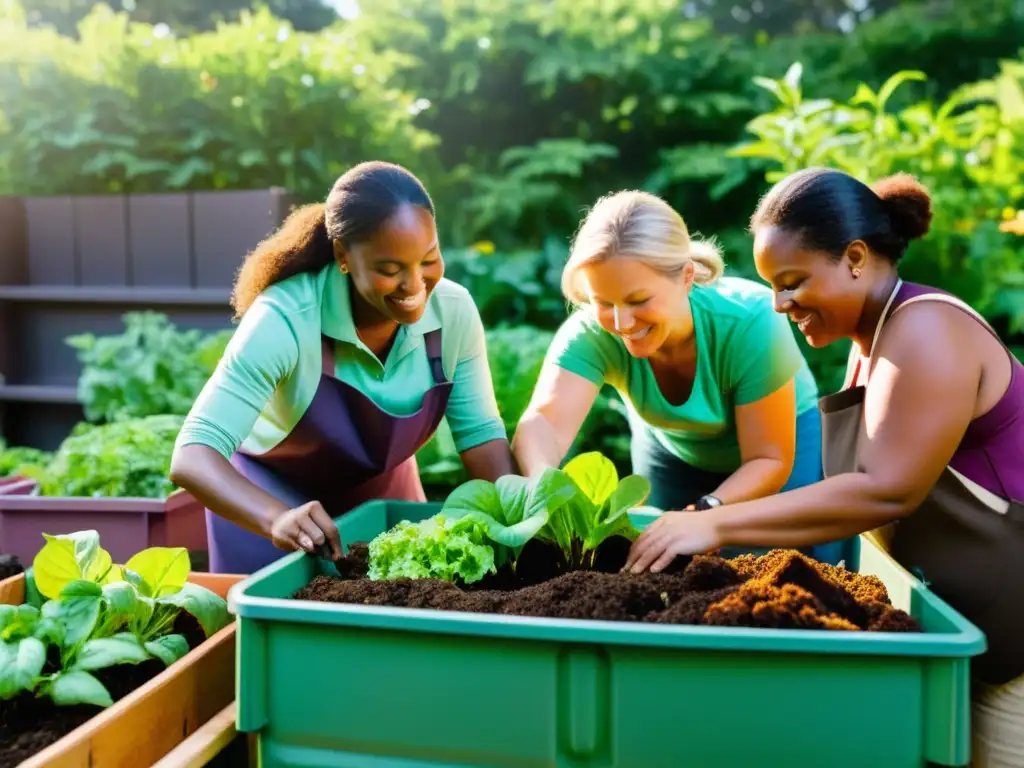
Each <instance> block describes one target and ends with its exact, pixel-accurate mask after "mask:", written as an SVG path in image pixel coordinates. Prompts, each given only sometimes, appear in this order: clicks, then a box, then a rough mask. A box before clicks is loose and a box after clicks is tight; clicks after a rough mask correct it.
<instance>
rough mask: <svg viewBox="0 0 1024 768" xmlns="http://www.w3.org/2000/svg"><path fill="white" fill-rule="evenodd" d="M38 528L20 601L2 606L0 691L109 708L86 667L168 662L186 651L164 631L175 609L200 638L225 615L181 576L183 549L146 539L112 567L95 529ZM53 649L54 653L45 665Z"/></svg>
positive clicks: (221, 605) (180, 639)
mask: <svg viewBox="0 0 1024 768" xmlns="http://www.w3.org/2000/svg"><path fill="white" fill-rule="evenodd" d="M43 536H44V538H45V539H46V544H45V546H44V547H43V548H42V549H41V550H40V551H39V553H38V554H37V555H36V557H35V559H34V561H33V564H32V568H31V569H30V570H29V571H28V572H26V597H27V601H26V603H25V604H24V605H20V606H0V699H9V698H13V697H14V696H17V695H18V694H20V693H22V692H24V691H28V692H32V693H35V695H37V696H49V697H50V698H51V699H52V700H53V701H54V703H56V704H58V705H71V704H93V705H96V706H101V707H106V706H110V705H111V704H112V703H113V701H112V700H111V697H110V693H109V692H108V691H107V689H106V688H105V687H104V686H103V684H102V683H101V682H100V681H99V680H98V679H97V678H96V677H95V676H94V675H93V674H92V673H93V672H95V671H97V670H100V669H105V668H107V667H111V666H114V665H117V664H138V663H140V662H143V661H146V660H148V659H153V658H155V659H159V660H160V661H162V662H163V663H164V664H165V665H170V664H173V663H174V662H175V661H177V660H178V659H180V658H181V657H182V656H184V655H185V654H186V653H188V651H189V646H188V642H187V640H186V639H185V637H184V636H183V635H180V634H174V633H172V632H171V629H172V628H173V626H174V622H175V620H176V619H177V618H178V616H179V614H180V612H181V611H182V610H184V611H187V612H188V613H190V614H192V615H193V616H194V617H195V618H196V620H197V621H198V622H199V624H200V626H201V627H202V630H203V633H204V634H205V635H206V636H207V637H209V636H210V635H212V634H213V633H214V632H216V631H217V630H219V629H220V628H221V627H223V626H224V625H226V624H227V623H228V620H229V617H228V612H227V603H226V602H225V601H224V599H223V598H221V597H220V596H218V595H216V594H214V593H213V592H211V591H210V590H208V589H205V588H203V587H200V586H197V585H195V584H191V583H189V582H188V581H187V578H188V574H189V571H190V570H191V564H190V562H189V558H188V552H187V550H185V549H183V548H177V547H151V548H149V549H145V550H143V551H141V552H139V553H137V554H135V555H134V556H132V558H131V559H129V560H128V562H127V563H125V564H124V565H118V564H115V563H113V561H112V559H111V557H110V553H108V552H107V551H106V550H105V549H103V548H102V547H101V546H100V544H99V535H98V534H97V533H96V531H79V532H77V533H72V534H67V535H61V536H50V535H48V534H43ZM51 647H52V648H53V649H54V650H55V653H54V654H50V653H49V650H50V649H51ZM51 655H52V656H53V657H54V658H55V659H57V660H58V661H57V663H56V664H49V665H48V664H47V658H48V657H49V656H51Z"/></svg>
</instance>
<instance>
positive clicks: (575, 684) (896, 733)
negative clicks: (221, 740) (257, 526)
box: [228, 453, 985, 768]
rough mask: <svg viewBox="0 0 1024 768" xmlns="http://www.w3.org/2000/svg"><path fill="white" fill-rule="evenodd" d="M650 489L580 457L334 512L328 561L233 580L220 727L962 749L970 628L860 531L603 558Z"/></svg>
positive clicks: (976, 641)
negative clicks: (226, 723)
mask: <svg viewBox="0 0 1024 768" xmlns="http://www.w3.org/2000/svg"><path fill="white" fill-rule="evenodd" d="M646 494H647V484H646V482H645V481H644V480H643V479H642V478H638V477H633V476H630V477H626V478H623V479H621V480H620V479H619V478H618V476H617V475H616V473H615V470H614V467H613V465H612V462H610V461H609V460H608V459H607V458H605V457H603V456H601V455H599V454H594V453H590V454H583V455H581V456H578V457H576V458H574V459H573V460H572V461H571V462H569V464H567V465H566V466H565V468H564V469H561V470H555V469H551V470H548V471H546V472H544V473H543V474H542V475H541V476H539V477H537V478H534V479H531V480H527V479H525V478H521V477H513V476H510V477H506V478H501V479H500V480H499V481H498V482H497V483H495V484H491V483H487V482H483V481H476V480H474V481H470V482H469V483H465V484H463V485H461V486H460V487H459V488H457V489H456V490H455V491H454V492H453V493H452V494H451V495H450V496H449V497H448V499H447V500H446V501H445V502H444V504H443V505H438V504H433V505H431V504H423V505H420V504H408V503H397V502H388V501H377V502H372V503H370V504H367V505H365V506H363V507H361V508H359V509H357V510H354V511H353V512H350V513H348V514H347V515H345V516H343V517H341V518H339V519H338V524H339V526H340V530H341V536H342V540H343V541H344V542H345V543H346V545H347V547H348V553H347V555H346V557H345V558H344V559H343V560H341V561H339V562H338V563H337V564H331V563H330V561H327V560H321V559H319V558H312V557H308V556H305V555H303V554H302V553H297V554H295V555H288V556H285V557H284V558H282V559H281V560H279V561H277V562H275V563H273V564H271V565H269V566H267V567H266V568H264V569H262V570H261V571H259V572H258V573H256V574H253V575H252V576H250V577H248V578H247V579H245V580H244V581H242V582H241V583H239V584H237V585H236V586H235V587H233V588H232V590H231V591H230V593H229V596H228V602H229V608H230V610H231V611H232V612H233V613H235V615H236V616H237V617H238V622H239V630H240V643H239V655H238V660H239V689H238V699H237V712H238V727H239V730H241V731H243V732H248V733H253V734H255V735H256V738H257V740H258V742H259V754H260V756H261V760H262V764H263V765H264V766H291V765H308V764H311V763H313V762H314V761H320V762H323V761H329V760H331V759H333V760H336V761H337V762H339V763H340V762H345V763H346V764H356V763H358V762H359V760H360V759H361V758H362V759H370V758H369V757H368V756H369V755H373V756H374V758H373V759H376V760H387V759H393V760H403V761H407V762H409V763H410V764H412V763H415V764H419V765H427V764H432V765H433V764H441V763H444V764H459V765H481V764H486V765H509V766H511V765H515V766H547V765H555V764H558V765H562V764H565V765H576V766H598V765H615V766H617V767H619V768H633V766H636V767H637V768H639V767H640V766H651V765H684V764H701V765H764V764H772V765H787V766H794V767H800V766H806V767H807V768H810V767H811V766H820V765H829V766H832V767H834V768H840V767H842V766H854V765H864V764H867V763H870V764H872V765H875V766H910V765H920V766H924V765H925V764H926V763H927V761H933V762H936V763H939V764H943V765H963V764H966V763H967V761H968V757H969V728H968V723H969V701H970V690H969V683H968V666H969V660H970V657H971V656H974V655H977V654H978V653H981V652H982V651H983V650H984V647H985V644H984V637H983V636H982V634H981V633H980V631H978V629H977V628H976V627H974V626H973V625H971V624H970V623H969V622H967V621H966V620H965V619H964V618H963V617H962V616H960V615H959V614H958V613H956V612H955V611H953V610H952V609H951V608H950V607H949V606H948V605H947V604H945V603H944V602H943V601H941V600H939V599H938V598H937V597H936V596H935V595H934V594H932V593H931V592H929V591H928V590H927V589H926V588H925V587H924V586H923V585H922V584H921V583H920V582H918V581H917V580H916V579H914V578H913V577H912V576H910V575H909V574H908V573H907V572H906V571H904V570H903V569H901V568H900V567H899V566H898V565H897V564H896V563H895V562H894V561H892V560H891V559H890V558H888V557H887V556H886V555H885V554H884V553H883V552H881V551H880V550H878V549H876V548H875V547H874V546H873V545H872V544H871V543H870V542H869V541H867V540H864V541H862V542H861V553H860V556H859V557H860V560H859V563H856V564H851V569H849V570H848V569H846V568H835V567H833V566H830V565H825V564H821V563H816V562H815V561H813V560H810V559H809V558H805V557H804V556H803V555H801V554H799V553H797V552H795V551H783V550H774V551H772V552H769V553H768V554H766V555H763V556H761V557H757V556H755V555H753V554H748V555H743V556H741V557H737V558H734V559H732V560H725V559H722V558H719V557H715V556H699V557H694V558H679V559H678V562H676V563H674V564H673V567H671V568H670V569H668V570H667V571H665V572H662V573H657V574H651V573H645V574H635V575H634V574H628V573H622V572H621V566H622V564H623V563H624V561H625V556H626V552H627V551H628V547H629V543H630V540H631V539H633V538H635V536H636V534H637V533H638V532H639V531H640V530H641V529H642V528H643V527H645V526H646V525H648V524H650V523H651V522H652V521H653V520H654V519H656V517H657V515H658V514H659V512H658V511H657V510H653V509H650V508H644V507H641V506H639V505H640V504H642V502H643V501H644V500H645V497H646ZM695 514H699V513H695ZM358 542H365V543H364V544H361V545H359V544H357V543H358ZM300 668H301V669H308V670H315V674H309V675H301V676H299V675H295V674H293V673H292V670H295V669H300ZM325 702H330V704H329V705H325ZM822 702H835V705H834V706H833V707H830V706H826V705H823V704H821V703H822ZM737 729H739V730H741V731H742V738H738V737H737V733H738V730H737ZM879 745H884V748H880V746H879Z"/></svg>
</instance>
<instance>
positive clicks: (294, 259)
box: [231, 161, 434, 320]
mask: <svg viewBox="0 0 1024 768" xmlns="http://www.w3.org/2000/svg"><path fill="white" fill-rule="evenodd" d="M404 205H414V206H417V207H420V208H424V209H426V210H427V211H429V212H430V215H431V216H433V215H434V203H433V201H432V200H431V199H430V195H429V194H427V190H426V189H425V188H424V186H423V184H422V183H421V182H420V180H419V179H417V178H416V176H414V175H413V174H412V172H410V171H409V170H407V169H406V168H403V167H402V166H400V165H395V164H394V163H385V162H380V161H373V162H366V163H360V164H359V165H356V166H354V167H352V168H350V169H349V170H348V171H346V172H345V173H344V174H343V175H342V176H341V177H340V178H339V179H338V180H337V181H336V182H334V186H333V187H332V188H331V192H330V194H329V195H328V196H327V202H326V203H313V204H311V205H305V206H302V207H301V208H298V209H296V210H294V211H292V213H291V214H289V215H288V217H287V218H286V219H285V220H284V223H283V224H281V226H280V227H279V228H278V229H277V231H276V232H274V233H273V234H272V235H270V236H269V237H267V238H266V239H265V240H263V241H262V242H261V243H260V244H259V245H257V246H256V248H254V249H253V250H252V251H251V252H250V253H249V254H248V255H247V256H246V258H245V262H244V263H243V264H242V267H241V269H239V270H238V276H237V278H236V279H235V285H234V289H233V290H232V293H231V307H232V309H234V311H235V319H236V320H237V319H240V318H241V317H242V316H243V315H245V313H246V312H247V311H248V310H249V308H250V307H251V306H252V305H253V303H254V302H255V301H256V299H257V298H258V297H259V295H260V294H261V293H263V292H264V291H265V290H266V289H267V288H269V287H270V286H272V285H274V284H275V283H280V282H281V281H283V280H287V279H288V278H290V277H294V276H295V275H298V274H301V273H303V272H318V271H320V270H321V269H323V268H324V267H326V266H327V265H328V264H330V263H331V262H332V261H334V260H335V256H334V243H335V242H338V243H340V244H341V245H342V247H344V248H346V249H347V248H351V247H352V245H354V244H356V243H364V242H367V241H368V240H371V239H372V238H373V237H374V236H375V235H376V234H377V232H379V231H380V228H381V227H382V226H383V225H384V223H385V222H386V221H387V220H388V219H390V218H391V217H392V216H393V215H394V213H395V211H397V210H398V209H399V208H401V207H402V206H404Z"/></svg>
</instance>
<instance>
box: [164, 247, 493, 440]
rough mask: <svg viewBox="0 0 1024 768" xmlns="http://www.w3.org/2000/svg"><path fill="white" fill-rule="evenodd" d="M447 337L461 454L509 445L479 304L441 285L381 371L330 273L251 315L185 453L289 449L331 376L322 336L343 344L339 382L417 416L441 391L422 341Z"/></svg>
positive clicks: (266, 296) (314, 276)
mask: <svg viewBox="0 0 1024 768" xmlns="http://www.w3.org/2000/svg"><path fill="white" fill-rule="evenodd" d="M438 328H440V329H441V339H442V343H441V359H442V365H443V366H444V371H445V375H446V376H447V377H448V378H449V379H450V380H451V381H452V383H453V387H452V393H451V398H450V399H449V402H448V408H447V410H446V412H445V417H446V419H447V421H448V426H449V427H450V428H451V433H452V437H453V438H454V440H455V447H456V448H457V449H458V450H459V451H460V452H461V451H465V450H467V449H469V448H473V447H475V446H478V445H481V444H482V443H486V442H489V441H491V440H498V439H507V434H506V432H505V426H504V423H503V422H502V420H501V416H500V415H499V412H498V403H497V401H496V400H495V397H494V389H493V387H492V384H491V373H490V368H489V367H488V364H487V351H486V346H485V337H484V328H483V323H482V322H481V320H480V313H479V312H478V310H477V307H476V304H475V303H474V302H473V298H472V296H470V294H469V292H468V291H467V290H466V289H465V288H463V287H462V286H460V285H458V284H456V283H453V282H451V281H449V280H446V279H442V280H441V281H440V282H439V283H438V284H437V285H436V286H435V288H434V290H433V292H432V293H431V295H430V298H429V299H428V300H427V307H426V310H425V311H424V313H423V317H421V318H420V319H419V320H418V321H417V322H416V323H413V324H411V325H400V326H399V328H398V335H397V337H396V338H395V343H394V345H393V347H392V350H391V352H390V354H389V355H388V357H387V360H386V361H385V362H384V363H381V362H380V360H378V358H377V357H376V355H374V354H373V353H372V352H371V351H370V350H369V348H368V347H367V346H366V345H365V344H364V343H363V342H362V341H361V340H360V339H359V337H358V335H357V334H356V329H355V325H354V323H353V321H352V309H351V306H350V305H349V285H348V276H347V275H344V274H342V273H341V271H340V270H338V268H337V266H336V265H334V264H331V265H330V266H328V267H326V268H324V269H323V270H321V271H319V272H312V273H303V274H299V275H295V276H294V277H290V278H288V279H287V280H283V281H282V282H280V283H277V284H275V285H272V286H270V287H269V288H267V290H266V291H264V292H263V293H262V294H261V295H260V296H259V297H258V298H257V299H256V301H255V302H254V303H253V305H252V307H250V309H249V310H248V311H247V312H246V313H245V315H244V317H243V318H242V320H241V321H240V323H239V325H238V328H237V330H236V331H235V333H234V336H233V337H232V339H231V341H230V343H229V344H228V346H227V349H226V350H225V353H224V356H223V358H222V359H221V361H220V363H219V364H218V366H217V369H216V370H215V371H214V373H213V376H212V377H211V378H210V380H209V381H208V382H207V383H206V385H205V386H204V387H203V390H202V392H201V393H200V395H199V397H198V398H197V399H196V401H195V403H194V404H193V406H192V410H191V412H190V413H189V414H188V416H187V417H186V418H185V422H184V425H183V426H182V429H181V432H180V433H179V435H178V439H177V445H178V446H185V445H189V444H192V443H199V444H202V445H206V446H208V447H210V448H213V449H214V450H216V451H217V452H218V453H220V454H221V455H222V456H224V457H225V458H229V457H230V456H231V455H232V454H233V453H234V452H235V451H236V450H237V449H238V448H239V447H242V448H244V449H245V450H246V451H248V452H250V453H253V454H257V455H258V454H261V453H265V452H266V451H268V450H270V449H271V448H273V447H274V446H275V445H277V444H278V443H279V442H281V441H282V440H283V439H284V438H285V437H286V436H287V435H288V434H289V433H290V432H291V431H292V429H293V428H294V427H295V425H296V424H297V423H298V421H299V419H300V418H301V417H302V415H303V414H304V413H305V412H306V409H307V408H308V407H309V404H310V403H311V402H312V401H313V395H314V393H315V392H316V389H317V385H318V384H319V382H320V375H321V372H322V370H323V365H322V361H323V353H322V347H321V334H324V335H326V336H329V337H330V338H332V339H334V340H335V341H336V342H337V343H336V344H335V369H334V373H335V376H337V377H338V378H339V379H341V380H342V381H344V382H346V383H348V384H350V385H351V386H353V387H355V388H357V389H359V390H360V391H361V392H363V393H364V394H365V395H366V396H367V397H369V398H370V399H371V400H372V401H373V402H374V403H375V404H376V405H377V406H378V407H380V408H381V409H383V410H385V411H387V412H388V413H392V414H395V415H399V416H406V415H411V414H412V413H414V412H415V411H416V410H418V409H419V407H420V404H421V402H422V400H423V395H424V394H425V393H426V392H427V390H428V389H430V388H431V386H433V384H434V378H433V375H432V374H431V371H430V365H429V363H428V361H427V355H426V348H425V344H424V340H423V336H424V334H426V333H428V332H430V331H433V330H436V329H438Z"/></svg>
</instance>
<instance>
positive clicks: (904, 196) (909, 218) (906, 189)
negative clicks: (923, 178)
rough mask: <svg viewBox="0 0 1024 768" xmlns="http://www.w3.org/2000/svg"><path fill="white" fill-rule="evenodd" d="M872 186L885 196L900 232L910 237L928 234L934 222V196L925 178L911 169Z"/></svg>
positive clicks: (907, 237)
mask: <svg viewBox="0 0 1024 768" xmlns="http://www.w3.org/2000/svg"><path fill="white" fill-rule="evenodd" d="M871 189H872V190H874V193H875V194H876V195H878V196H879V197H880V198H881V199H882V203H883V204H884V205H885V209H886V210H887V211H888V212H889V218H890V219H891V220H892V228H893V231H894V232H896V234H898V235H900V236H901V237H903V238H904V239H906V240H916V239H917V238H919V237H924V236H925V235H927V234H928V228H929V227H930V226H931V224H932V198H931V196H930V195H929V194H928V190H927V189H925V187H924V185H923V184H922V183H921V182H919V181H918V180H917V179H915V178H914V177H913V176H911V175H910V174H909V173H897V174H895V175H894V176H886V177H885V178H884V179H881V180H879V181H876V182H875V183H874V184H873V185H872V186H871Z"/></svg>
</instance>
